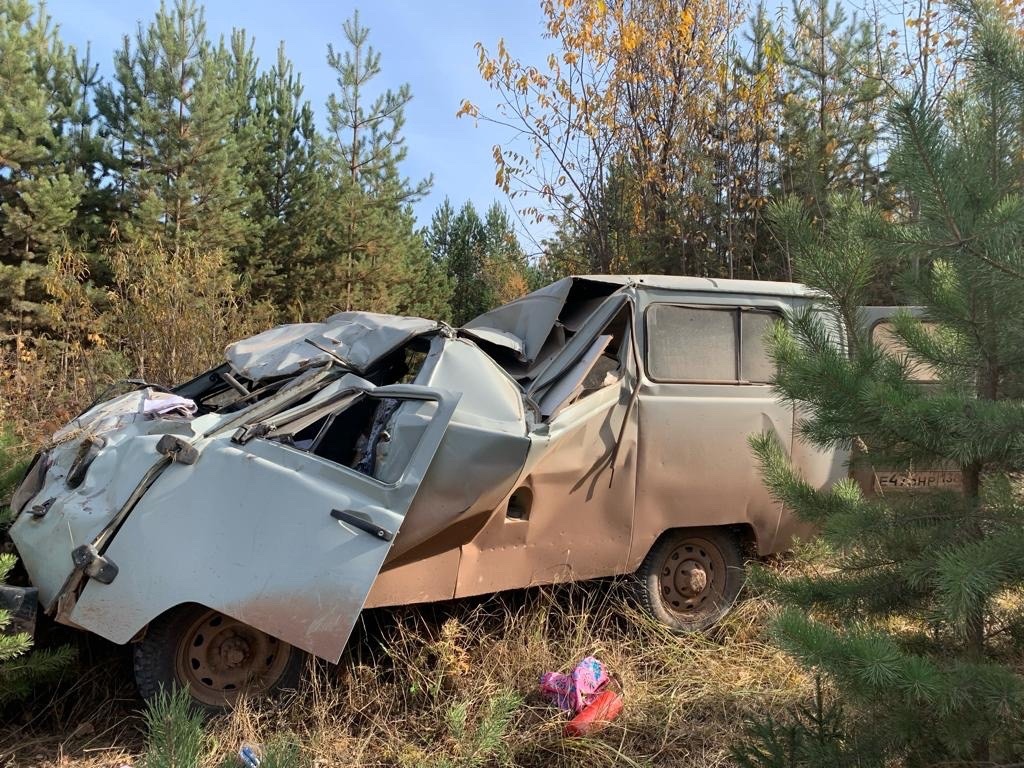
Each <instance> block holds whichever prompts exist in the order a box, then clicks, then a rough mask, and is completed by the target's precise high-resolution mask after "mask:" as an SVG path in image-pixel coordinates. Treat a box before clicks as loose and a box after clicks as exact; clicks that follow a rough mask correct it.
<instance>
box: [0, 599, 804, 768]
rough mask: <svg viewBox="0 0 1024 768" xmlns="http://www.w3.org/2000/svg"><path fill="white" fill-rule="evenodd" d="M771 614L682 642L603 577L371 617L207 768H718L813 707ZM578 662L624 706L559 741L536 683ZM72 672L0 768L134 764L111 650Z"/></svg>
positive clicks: (232, 732) (745, 616)
mask: <svg viewBox="0 0 1024 768" xmlns="http://www.w3.org/2000/svg"><path fill="white" fill-rule="evenodd" d="M769 610H770V609H769V608H768V606H767V604H766V603H764V602H763V601H761V600H759V599H756V598H752V599H747V600H745V601H743V602H742V603H740V604H739V605H738V606H737V609H736V610H735V612H734V613H733V614H732V615H731V616H730V618H729V619H728V620H727V621H726V622H725V624H724V626H722V627H721V628H720V629H719V630H717V631H716V633H715V635H714V636H712V637H685V638H682V637H677V636H675V635H672V634H671V633H669V632H667V631H665V630H664V629H663V628H662V627H660V626H659V625H657V624H655V623H654V622H652V621H650V620H649V619H647V618H646V617H645V616H643V615H642V614H640V613H639V612H638V611H637V610H636V608H634V607H633V605H632V601H631V600H630V599H629V595H628V588H627V587H626V585H625V584H624V583H623V582H621V581H619V582H617V581H611V582H602V583H594V584H588V585H575V586H567V587H559V588H553V589H535V590H530V591H526V592H518V593H510V594H506V595H503V596H498V597H493V598H489V599H487V600H482V601H481V600H476V601H458V602H454V603H449V604H445V605H441V606H429V607H424V608H420V609H411V608H410V609H401V610H398V611H390V612H389V611H375V612H368V613H367V614H366V615H364V620H363V622H362V627H361V629H360V631H359V633H358V636H357V637H355V638H354V639H353V641H352V642H351V643H350V644H349V649H348V651H347V653H346V656H345V658H343V660H342V663H341V664H340V665H339V666H337V667H330V666H327V665H316V666H314V668H312V669H311V672H310V674H309V675H308V676H307V677H308V680H307V681H306V682H305V683H304V685H303V687H302V689H301V690H299V691H297V692H295V693H294V694H292V695H290V696H288V697H286V698H285V699H283V700H281V701H279V702H276V703H270V704H268V703H265V702H252V701H245V702H242V703H241V704H240V705H239V706H238V707H237V708H236V709H235V710H234V711H233V712H232V713H231V714H230V715H226V716H224V717H219V718H215V719H213V720H212V721H211V722H210V723H209V724H208V728H207V732H208V736H209V738H208V745H207V755H208V759H207V764H208V765H210V766H216V765H219V764H223V761H224V759H225V757H227V756H230V755H232V754H234V753H236V752H237V750H238V747H239V745H240V744H241V743H243V742H249V743H255V744H268V743H271V744H272V743H277V744H281V743H291V744H294V745H295V746H296V750H297V753H298V755H299V756H300V758H301V759H300V762H299V764H302V765H309V766H329V765H330V766H334V765H355V766H433V767H436V768H441V766H453V767H454V766H459V767H461V766H466V767H467V768H468V767H470V766H499V765H508V766H579V765H588V766H590V765H593V766H602V765H644V766H656V765H666V766H667V765H671V766H678V765H688V766H707V767H709V768H710V766H722V765H727V764H728V747H729V745H730V743H732V742H733V741H734V740H735V738H736V737H737V736H738V734H739V733H740V732H741V730H742V725H743V721H744V719H745V718H746V717H748V716H751V715H763V714H765V713H772V712H779V711H781V710H782V709H784V708H786V707H787V706H788V705H790V704H792V703H793V702H794V701H797V700H805V699H806V698H807V697H808V696H809V695H810V693H811V684H810V681H809V680H808V679H807V678H806V676H805V675H804V674H803V673H802V672H801V671H800V670H799V669H798V668H797V667H796V666H795V665H794V664H793V663H792V662H791V661H790V660H789V659H787V658H786V657H785V656H783V655H782V654H781V653H780V652H779V651H777V650H776V649H775V648H773V647H772V646H770V645H768V644H767V643H766V640H765V637H764V633H763V627H764V625H765V623H766V621H767V619H768V618H769V616H768V614H769ZM588 654H594V655H596V656H597V657H598V658H600V659H602V660H603V661H604V662H605V663H606V664H607V665H608V667H609V668H610V669H611V670H612V672H613V673H614V675H615V676H616V677H617V679H618V680H619V681H620V683H621V686H622V691H623V698H624V700H625V709H624V711H623V714H622V715H621V716H620V717H619V718H618V719H617V720H616V721H615V722H614V723H612V724H611V725H610V726H608V727H607V728H606V729H605V730H603V731H602V732H601V733H600V734H598V735H597V736H595V737H591V738H589V739H583V740H578V739H564V738H562V736H561V727H562V724H563V722H564V715H562V714H560V713H559V712H558V711H556V710H555V709H554V708H552V707H551V706H549V705H548V704H546V703H545V702H543V701H542V700H541V699H539V698H538V697H537V695H536V693H535V689H536V684H537V678H538V676H539V675H540V673H541V672H543V671H545V670H549V669H560V670H568V669H569V668H571V667H572V666H573V665H574V664H575V662H576V661H577V660H579V659H580V658H582V657H584V656H586V655H588ZM85 664H86V667H85V669H86V671H85V672H84V675H83V676H81V677H79V678H78V679H76V681H75V682H73V683H70V684H68V685H66V686H64V688H63V689H62V690H61V691H60V692H59V693H58V694H57V695H56V696H54V697H53V698H52V699H49V700H47V701H46V702H36V708H35V709H36V711H37V715H36V716H35V717H34V718H33V719H28V720H24V719H23V720H22V721H21V722H17V723H8V724H7V725H6V726H4V727H3V728H2V730H0V765H2V766H5V768H6V767H7V766H11V767H13V766H61V767H67V768H98V767H99V766H120V765H123V764H138V763H137V762H136V761H137V760H138V756H139V754H140V753H141V751H142V749H143V744H142V734H141V720H140V718H139V716H138V709H139V708H140V706H141V704H140V702H139V701H138V700H137V699H135V698H134V695H133V693H132V691H131V685H130V680H129V675H128V671H127V664H126V663H125V661H124V654H123V653H122V652H120V651H119V650H118V651H107V652H105V655H104V656H103V657H102V658H100V659H95V658H94V659H92V660H86V662H85ZM90 665H91V666H90ZM110 665H113V667H114V668H113V670H111V669H110Z"/></svg>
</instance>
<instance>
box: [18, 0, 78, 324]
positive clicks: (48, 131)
mask: <svg viewBox="0 0 1024 768" xmlns="http://www.w3.org/2000/svg"><path fill="white" fill-rule="evenodd" d="M0 51H2V52H3V53H2V55H0V94H2V98H0V235H2V236H0V327H2V328H3V330H4V332H5V333H8V334H11V335H13V336H15V338H16V341H17V343H21V340H22V338H23V335H24V334H25V333H30V332H32V331H33V330H34V329H36V328H37V327H38V325H39V322H40V320H39V313H40V311H41V305H42V302H43V301H44V300H45V292H44V289H43V278H44V275H45V271H46V262H47V258H48V257H49V254H50V253H51V252H52V251H53V250H54V249H55V248H56V247H58V246H59V245H60V243H61V242H62V240H63V239H64V238H65V237H66V235H67V233H68V229H69V227H70V226H71V224H72V222H73V221H74V220H75V217H76V209H77V206H78V203H79V199H80V198H81V195H82V192H83V179H82V176H81V174H79V173H77V172H76V171H75V170H74V168H73V167H71V166H70V165H69V164H68V162H67V160H68V136H67V135H66V132H67V128H68V124H69V121H70V120H71V119H72V117H73V114H74V112H75V111H76V110H77V109H78V108H79V105H80V101H79V97H78V92H77V90H76V86H75V65H76V60H75V54H74V51H73V50H69V49H67V48H66V47H65V46H64V44H63V43H62V42H61V40H60V37H59V35H58V31H57V29H56V27H54V26H53V24H52V23H51V20H50V17H49V16H48V15H47V14H46V13H45V11H43V10H39V11H38V12H37V10H36V8H35V6H34V4H32V3H31V2H29V1H28V0H0Z"/></svg>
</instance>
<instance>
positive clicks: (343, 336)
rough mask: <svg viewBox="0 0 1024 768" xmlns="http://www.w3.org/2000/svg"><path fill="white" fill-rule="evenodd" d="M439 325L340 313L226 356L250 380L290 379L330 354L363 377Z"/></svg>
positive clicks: (234, 347) (237, 347)
mask: <svg viewBox="0 0 1024 768" xmlns="http://www.w3.org/2000/svg"><path fill="white" fill-rule="evenodd" d="M440 327H441V326H440V323H438V322H436V321H433V320H424V319H423V318H419V317H399V316H396V315H381V314H376V313H373V312H339V313H338V314H336V315H332V316H331V317H329V318H327V320H325V321H324V322H322V323H299V324H295V325H279V326H277V327H276V328H271V329H270V330H269V331H264V332H263V333H260V334H257V335H256V336H253V337H251V338H248V339H243V340H242V341H237V342H235V343H234V344H231V345H229V346H228V348H227V349H226V350H225V356H226V358H227V361H228V363H229V364H230V365H231V368H232V369H233V370H234V371H235V372H236V373H238V374H240V375H242V376H244V377H246V378H247V379H250V380H251V381H260V380H262V379H266V378H269V377H272V376H288V375H290V374H293V373H295V372H296V371H299V370H302V369H303V368H308V367H309V366H311V365H317V364H322V363H324V362H326V361H328V360H330V359H332V355H333V356H335V357H336V358H340V360H341V361H344V363H343V364H344V365H345V367H347V368H349V370H352V371H355V372H357V373H362V372H364V371H365V370H366V368H367V366H369V365H370V364H371V363H372V362H373V361H375V360H376V359H377V358H379V357H381V356H382V355H385V354H387V353H388V352H390V351H391V350H393V349H395V348H396V347H399V346H401V345H402V344H403V343H405V342H406V341H408V340H409V339H410V338H412V337H413V336H419V335H421V334H424V333H430V332H431V331H436V330H437V329H438V328H440ZM310 341H312V342H314V343H315V344H311V343H309V342H310ZM318 347H320V348H318ZM324 350H329V352H327V351H324Z"/></svg>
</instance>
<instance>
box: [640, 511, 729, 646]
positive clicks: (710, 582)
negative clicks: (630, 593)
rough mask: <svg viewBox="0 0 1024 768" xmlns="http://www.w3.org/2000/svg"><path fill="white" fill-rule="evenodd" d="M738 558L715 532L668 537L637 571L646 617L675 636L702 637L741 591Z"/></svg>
mask: <svg viewBox="0 0 1024 768" xmlns="http://www.w3.org/2000/svg"><path fill="white" fill-rule="evenodd" d="M743 576H744V568H743V552H742V550H741V549H740V543H739V541H737V539H736V537H735V536H733V535H732V534H731V533H729V532H728V531H725V530H722V529H717V528H701V529H691V530H679V531H670V532H669V533H667V534H665V535H663V536H662V537H661V538H660V539H658V541H657V542H655V544H654V546H653V547H651V551H650V552H648V553H647V557H646V558H644V561H643V563H642V564H641V566H640V569H639V570H638V571H637V577H638V579H639V582H640V584H639V586H640V591H641V599H642V602H643V605H644V607H645V608H646V610H647V612H648V613H649V614H650V615H651V616H652V617H654V618H655V619H657V620H658V621H660V622H662V623H663V624H666V625H667V626H668V627H669V628H671V629H672V630H674V631H676V632H681V633H687V632H702V631H704V630H706V629H710V628H711V627H713V626H714V625H715V624H717V623H718V622H719V621H721V619H722V618H723V617H724V616H725V615H726V614H727V613H728V612H729V610H730V609H731V608H732V606H733V603H734V602H735V601H736V598H737V596H738V595H739V592H740V588H741V587H742V586H743Z"/></svg>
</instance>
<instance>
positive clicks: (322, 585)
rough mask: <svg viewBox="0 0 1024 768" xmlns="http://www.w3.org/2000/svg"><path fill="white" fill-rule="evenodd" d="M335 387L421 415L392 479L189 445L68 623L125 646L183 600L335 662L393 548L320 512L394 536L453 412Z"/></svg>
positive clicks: (228, 447) (225, 443)
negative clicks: (191, 456)
mask: <svg viewBox="0 0 1024 768" xmlns="http://www.w3.org/2000/svg"><path fill="white" fill-rule="evenodd" d="M343 381H346V382H347V383H349V384H351V386H353V387H355V388H356V389H358V390H359V391H363V392H365V393H366V394H367V395H369V396H374V397H393V398H398V399H409V400H417V401H422V402H423V403H424V404H426V405H428V406H429V408H428V409H427V410H428V411H429V412H428V413H424V414H423V418H424V429H423V430H422V431H421V433H420V436H419V440H418V442H417V444H416V446H415V448H414V449H413V451H412V453H411V455H410V456H409V460H408V464H407V465H406V466H405V467H404V468H403V471H402V473H401V477H400V478H399V480H398V481H397V482H395V483H392V484H387V483H382V482H379V481H378V480H375V479H374V478H371V477H368V476H366V475H363V474H360V473H359V472H356V471H355V470H353V469H350V468H348V467H344V466H341V465H339V464H335V463H333V462H331V461H329V460H326V459H323V458H321V457H319V456H316V455H312V454H309V453H305V452H304V451H301V450H297V449H295V448H292V447H290V446H287V445H284V444H282V443H278V442H275V441H272V440H266V439H262V438H256V439H252V440H250V441H248V442H246V443H245V444H244V445H239V444H237V443H234V442H232V441H231V440H230V438H229V436H227V435H224V434H217V435H216V436H214V437H210V438H201V439H199V440H197V441H196V442H195V443H193V446H194V447H195V448H196V449H197V450H198V451H199V460H198V461H197V462H196V463H195V464H193V465H182V464H173V465H171V466H169V467H168V468H167V469H166V471H165V472H164V473H163V474H162V475H161V476H160V478H159V479H158V480H157V482H156V483H155V484H154V485H153V487H152V488H151V489H150V490H149V491H148V492H147V493H146V495H145V496H143V498H142V499H141V500H140V502H139V503H138V505H137V507H136V508H135V509H134V510H133V512H132V513H131V515H129V516H128V518H127V519H126V520H125V522H124V524H123V526H122V527H121V528H120V530H119V531H118V532H117V534H116V535H115V536H114V538H113V539H112V541H111V543H110V546H109V547H108V548H107V549H106V551H105V552H104V555H105V556H106V557H108V558H109V559H110V560H111V561H112V562H114V563H116V564H117V566H118V568H119V569H120V573H119V576H118V578H116V579H114V581H113V582H112V583H110V584H101V583H99V582H97V581H95V580H90V581H88V582H87V583H86V585H85V588H84V589H83V590H82V593H81V595H80V597H79V599H78V601H77V603H76V604H75V605H74V607H73V608H72V609H71V612H70V617H69V618H70V620H71V621H72V622H74V623H75V624H76V625H78V626H80V627H83V628H85V629H88V630H90V631H92V632H95V633H96V634H98V635H101V636H102V637H105V638H107V639H109V640H111V641H113V642H116V643H124V642H127V641H128V640H129V639H131V637H132V636H134V635H135V634H136V633H137V632H138V631H139V630H140V629H141V628H143V627H144V626H145V625H146V624H147V623H148V622H149V621H151V620H152V619H153V618H154V617H156V616H158V615H160V614H161V613H162V612H164V611H166V610H167V609H169V608H171V607H173V606H175V605H180V604H182V603H187V602H195V603H199V604H201V605H204V606H206V607H208V608H212V609H214V610H217V611H220V612H222V613H224V614H226V615H228V616H231V617H233V618H235V619H238V620H239V621H243V622H245V623H246V624H249V625H250V626H253V627H256V628H257V629H260V630H262V631H264V632H267V633H269V634H271V635H273V636H274V637H278V638H280V639H282V640H284V641H285V642H287V643H289V644H291V645H294V646H296V647H298V648H302V649H303V650H306V651H309V652H310V653H313V654H316V655H317V656H321V657H323V658H325V659H328V660H330V661H337V660H338V658H339V657H340V655H341V651H342V649H343V648H344V646H345V643H346V642H347V640H348V636H349V633H350V632H351V630H352V627H353V625H354V624H355V622H356V620H357V619H358V617H359V612H360V610H362V607H363V602H364V601H365V599H366V596H367V594H368V592H369V591H370V588H371V586H372V585H373V582H374V579H375V578H376V576H377V573H378V571H379V570H380V568H381V565H382V564H383V562H384V559H385V558H386V556H387V554H388V552H389V550H390V549H391V545H392V543H393V541H392V540H388V539H383V538H379V537H377V536H374V535H373V534H371V533H368V532H367V531H365V530H361V529H359V528H357V527H354V526H352V525H349V524H346V523H344V522H340V521H339V520H338V519H335V518H334V517H333V516H332V515H331V512H332V510H335V509H337V510H345V511H350V512H352V513H355V515H356V516H361V517H362V518H363V519H365V520H366V521H368V522H370V523H373V524H374V525H376V526H379V527H380V528H382V529H385V530H387V531H390V532H391V533H392V534H394V533H397V532H398V530H399V529H400V527H401V526H402V523H403V519H404V517H405V515H406V512H407V511H408V509H409V506H410V505H411V504H412V501H413V499H414V498H415V496H416V494H417V493H418V491H419V488H420V485H421V482H422V480H423V477H424V475H425V474H426V472H427V469H428V468H429V467H430V465H431V462H432V461H433V458H434V454H435V452H436V451H437V448H438V446H439V444H440V443H441V440H442V437H443V436H444V434H445V431H446V429H447V427H448V424H449V422H450V420H451V417H452V414H453V412H454V411H455V408H456V407H457V405H458V402H459V395H458V394H454V393H450V392H444V391H441V390H438V389H433V388H428V387H420V386H415V385H405V384H398V385H390V386H386V387H374V386H373V385H372V384H370V383H369V382H365V381H362V380H359V379H357V377H354V376H351V375H350V376H346V377H345V379H343Z"/></svg>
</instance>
